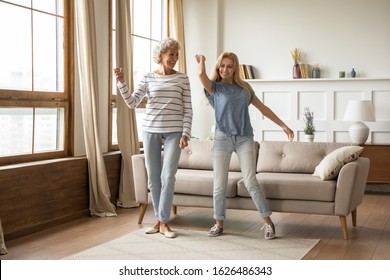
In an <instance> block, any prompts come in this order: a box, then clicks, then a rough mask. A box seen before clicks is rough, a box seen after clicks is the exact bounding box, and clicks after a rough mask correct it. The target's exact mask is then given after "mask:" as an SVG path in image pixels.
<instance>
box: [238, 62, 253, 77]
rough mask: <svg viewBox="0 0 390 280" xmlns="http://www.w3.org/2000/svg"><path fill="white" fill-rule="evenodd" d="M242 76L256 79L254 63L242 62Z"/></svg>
mask: <svg viewBox="0 0 390 280" xmlns="http://www.w3.org/2000/svg"><path fill="white" fill-rule="evenodd" d="M240 76H241V78H242V79H244V80H247V79H255V73H254V69H253V66H252V65H248V64H240Z"/></svg>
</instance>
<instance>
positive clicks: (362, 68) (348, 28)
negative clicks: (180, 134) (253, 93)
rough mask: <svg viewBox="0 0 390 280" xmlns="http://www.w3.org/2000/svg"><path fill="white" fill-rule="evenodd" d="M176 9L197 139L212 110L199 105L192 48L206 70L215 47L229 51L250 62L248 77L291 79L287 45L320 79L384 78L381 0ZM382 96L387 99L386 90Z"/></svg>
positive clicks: (384, 6)
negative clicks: (352, 74) (315, 67)
mask: <svg viewBox="0 0 390 280" xmlns="http://www.w3.org/2000/svg"><path fill="white" fill-rule="evenodd" d="M184 9H185V11H184V21H185V32H186V54H187V67H188V68H187V72H188V74H189V76H190V79H191V87H192V92H193V99H192V100H193V104H194V109H195V110H194V122H193V126H194V129H193V131H194V136H197V137H200V138H205V137H206V135H207V134H208V133H209V131H210V128H211V126H212V125H213V115H212V113H210V110H209V109H210V108H209V107H205V106H201V105H200V104H201V103H202V101H203V95H199V93H201V92H202V87H201V86H200V83H199V81H198V80H197V65H196V63H195V60H194V59H193V57H194V55H195V54H196V53H203V54H205V55H206V57H207V61H206V62H207V64H206V66H207V68H208V70H209V69H210V67H212V65H213V64H214V62H215V60H216V58H217V56H218V55H219V53H220V52H222V51H225V50H226V51H233V52H235V53H236V54H237V55H238V56H239V58H240V62H241V63H243V64H252V65H253V66H254V67H255V74H256V78H261V79H268V80H278V79H281V80H286V79H291V78H292V66H293V61H292V58H291V54H290V51H291V50H292V49H293V48H300V49H301V51H302V52H303V63H308V64H319V65H320V67H321V72H322V73H321V75H322V77H323V78H330V79H332V78H337V77H338V72H339V71H340V70H345V71H347V72H349V71H350V70H351V69H352V68H355V70H356V71H357V75H358V77H367V78H378V77H390V51H389V50H390V32H389V30H390V16H389V15H390V1H389V0H375V1H372V0H342V1H340V0H326V1H319V0H295V1H290V0H278V1H269V0H240V1H236V0H200V1H199V0H198V1H194V0H184ZM216 40H217V41H216ZM209 72H210V71H209ZM276 98H277V97H276ZM384 98H385V102H386V103H387V104H390V95H387V94H386V95H385V97H384ZM280 102H283V99H280ZM388 106H389V105H388ZM389 109H390V108H389ZM292 110H296V108H294V109H292ZM292 128H293V129H294V130H296V131H297V130H299V129H300V127H292Z"/></svg>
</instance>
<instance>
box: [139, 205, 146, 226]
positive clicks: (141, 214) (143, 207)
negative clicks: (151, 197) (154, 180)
mask: <svg viewBox="0 0 390 280" xmlns="http://www.w3.org/2000/svg"><path fill="white" fill-rule="evenodd" d="M147 208H148V204H141V205H140V206H139V214H138V224H139V225H140V224H142V220H143V219H144V216H145V212H146V209H147Z"/></svg>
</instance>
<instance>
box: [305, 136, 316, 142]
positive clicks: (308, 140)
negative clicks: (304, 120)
mask: <svg viewBox="0 0 390 280" xmlns="http://www.w3.org/2000/svg"><path fill="white" fill-rule="evenodd" d="M304 137H305V142H313V141H314V134H305V135H304Z"/></svg>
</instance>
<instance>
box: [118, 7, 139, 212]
mask: <svg viewBox="0 0 390 280" xmlns="http://www.w3.org/2000/svg"><path fill="white" fill-rule="evenodd" d="M129 5H130V4H129V1H128V0H116V66H117V67H122V68H123V70H124V73H125V76H126V81H127V84H128V86H129V90H130V91H131V92H132V91H133V63H132V49H131V40H130V38H131V21H130V18H131V17H130V6H129ZM117 108H118V112H117V128H118V146H119V149H120V151H121V154H122V168H121V179H120V185H119V198H118V201H117V206H120V207H135V206H138V204H137V203H136V201H135V193H134V179H133V171H132V170H133V168H132V164H131V156H132V155H134V154H139V151H140V149H139V140H138V133H137V121H136V117H135V110H129V108H128V107H127V105H126V104H125V102H124V100H123V99H122V97H121V96H118V97H117Z"/></svg>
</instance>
